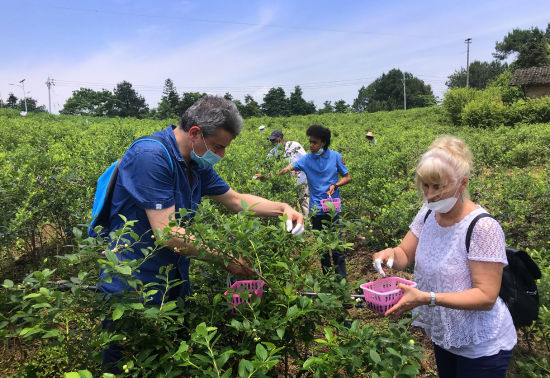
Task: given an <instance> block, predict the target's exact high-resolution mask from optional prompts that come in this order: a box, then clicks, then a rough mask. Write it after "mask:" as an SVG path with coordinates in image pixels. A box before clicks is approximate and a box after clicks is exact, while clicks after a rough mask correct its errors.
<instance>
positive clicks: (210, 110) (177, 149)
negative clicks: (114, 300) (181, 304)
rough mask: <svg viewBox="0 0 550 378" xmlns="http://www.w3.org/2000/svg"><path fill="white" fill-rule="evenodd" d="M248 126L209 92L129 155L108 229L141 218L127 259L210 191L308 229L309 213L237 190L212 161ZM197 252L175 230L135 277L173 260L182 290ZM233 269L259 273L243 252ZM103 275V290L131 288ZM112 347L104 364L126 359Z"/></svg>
mask: <svg viewBox="0 0 550 378" xmlns="http://www.w3.org/2000/svg"><path fill="white" fill-rule="evenodd" d="M241 129H242V118H241V116H240V114H239V112H238V110H237V108H236V107H235V104H234V103H233V102H231V101H228V100H226V99H224V98H222V97H216V96H205V97H203V98H201V99H200V100H198V101H197V102H196V103H195V104H193V105H192V106H191V107H190V108H189V109H188V110H187V111H186V112H185V114H184V115H183V117H182V118H181V120H180V122H179V124H178V126H172V125H171V126H169V127H168V128H167V129H165V130H162V131H159V132H156V133H154V134H153V135H154V136H156V137H158V138H161V139H162V140H163V143H158V142H156V141H154V140H149V141H147V140H146V141H140V142H139V143H136V144H135V145H134V146H133V147H132V148H130V149H129V150H128V151H127V152H126V153H125V154H124V157H123V158H122V159H121V161H120V164H119V171H118V177H117V181H116V184H115V188H114V192H113V197H112V201H111V213H110V227H109V231H114V230H117V229H120V228H121V227H122V226H123V225H124V221H123V220H122V218H121V217H120V216H119V214H121V215H123V216H124V217H125V218H126V219H127V220H137V222H135V223H134V224H133V225H132V226H131V228H132V231H133V232H134V233H135V235H137V238H138V239H137V240H133V239H131V236H130V235H125V237H126V238H130V239H131V242H132V243H134V242H135V243H136V244H134V245H133V246H132V249H133V252H129V251H126V252H124V253H121V254H117V256H118V258H119V259H120V260H127V259H140V258H143V257H144V256H143V254H142V253H141V249H142V248H148V247H154V240H155V239H154V238H153V237H152V236H154V233H155V232H156V231H157V230H164V229H165V227H167V226H168V225H169V222H170V219H174V218H176V219H178V218H179V211H178V210H179V209H181V208H185V209H187V210H190V211H192V210H195V209H196V208H197V206H198V204H200V202H201V198H202V197H203V196H209V197H210V198H212V199H213V200H215V201H217V202H220V203H221V204H223V205H224V206H225V207H227V208H228V209H230V210H232V211H235V212H238V211H241V210H242V206H241V201H245V202H246V203H247V204H248V206H250V207H252V205H255V206H254V207H252V208H251V211H253V212H255V214H256V215H257V216H270V217H275V216H279V215H283V214H285V215H287V218H288V221H287V231H289V232H292V233H293V234H295V235H299V234H301V233H302V232H303V216H302V215H301V214H300V213H299V212H297V211H295V210H294V209H293V208H291V207H290V206H289V205H288V204H285V203H281V202H273V201H269V200H267V199H265V198H261V197H258V196H254V195H251V194H243V193H238V192H236V191H234V190H233V189H231V188H230V187H229V186H228V185H227V184H226V183H225V181H224V180H223V179H222V178H221V177H220V176H219V175H218V174H217V173H216V171H215V170H214V168H213V167H212V165H213V164H214V163H216V162H217V161H219V160H220V159H221V158H223V156H224V154H225V149H226V148H227V147H228V146H229V144H230V143H231V141H232V140H233V139H234V138H235V137H236V136H237V135H238V134H239V133H240V131H241ZM163 144H164V146H163ZM167 152H168V153H167ZM172 160H174V161H172ZM192 216H193V213H192V212H191V213H189V214H188V215H187V216H186V218H187V219H184V220H190V219H191V218H192ZM171 232H172V233H173V234H175V235H184V234H185V229H184V228H183V227H174V228H172V230H171ZM191 238H192V236H191ZM116 247H117V246H116V241H112V243H111V249H112V250H113V251H116V250H117V248H116ZM198 255H199V250H198V249H197V247H196V246H194V245H192V244H190V243H187V242H185V241H184V239H183V238H179V237H173V238H171V239H169V240H167V241H166V242H165V243H164V245H163V248H161V249H160V250H158V251H156V252H155V254H154V255H153V256H151V257H149V258H148V259H146V260H145V261H144V263H143V264H142V265H141V266H140V269H139V272H136V273H135V275H134V278H137V279H139V280H141V281H142V282H143V283H144V284H147V283H151V282H160V280H159V279H158V278H157V277H155V276H156V275H157V274H158V272H159V269H160V268H161V267H163V266H168V265H169V264H171V265H172V266H173V267H175V268H176V269H172V270H170V275H171V276H170V279H177V278H179V279H181V280H183V281H184V283H183V284H182V285H179V286H177V287H176V288H175V289H173V290H172V291H171V292H170V293H169V298H168V299H175V298H177V297H178V296H182V297H183V296H185V295H187V294H189V291H190V284H189V258H190V257H197V256H198ZM207 259H208V260H209V261H214V262H215V261H218V262H219V263H220V264H221V261H222V260H221V259H220V258H219V257H218V256H217V255H216V254H215V252H211V254H210V256H208V257H207ZM221 266H223V264H221ZM226 269H227V271H229V272H230V273H232V274H234V275H240V276H247V275H253V274H254V271H253V270H252V268H251V267H250V265H249V264H247V263H246V262H244V261H243V260H242V259H238V260H237V259H235V261H233V262H231V263H230V264H229V265H228V266H227V268H226ZM101 281H102V282H101V284H100V289H101V290H102V291H103V292H104V293H106V294H115V293H118V292H121V291H124V290H127V289H128V287H127V286H126V284H125V283H124V282H123V281H122V280H121V279H120V278H119V277H118V276H116V275H113V276H112V277H110V280H109V279H106V275H105V273H104V272H102V273H101ZM108 281H110V282H108ZM161 300H162V293H161V292H160V291H159V293H157V295H155V296H153V298H152V301H151V302H148V304H159V303H160V301H161ZM106 352H107V354H109V353H110V354H111V355H110V356H106V355H104V364H105V362H106V361H107V362H110V363H112V362H116V361H117V358H120V354H117V353H116V352H114V354H113V351H109V350H107V351H106Z"/></svg>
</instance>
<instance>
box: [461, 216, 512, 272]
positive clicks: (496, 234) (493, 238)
mask: <svg viewBox="0 0 550 378" xmlns="http://www.w3.org/2000/svg"><path fill="white" fill-rule="evenodd" d="M468 259H469V260H474V261H488V262H501V263H503V264H504V266H506V265H508V260H507V259H506V243H505V238H504V232H503V231H502V227H500V224H499V223H498V221H497V220H495V219H493V218H489V217H486V218H481V219H480V220H478V221H477V223H476V224H475V227H474V229H473V231H472V238H471V239H470V250H469V253H468Z"/></svg>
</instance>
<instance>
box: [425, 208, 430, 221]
mask: <svg viewBox="0 0 550 378" xmlns="http://www.w3.org/2000/svg"><path fill="white" fill-rule="evenodd" d="M431 212H432V211H431V210H430V209H428V211H426V215H425V216H424V223H426V221H427V220H428V217H429V216H430V214H431Z"/></svg>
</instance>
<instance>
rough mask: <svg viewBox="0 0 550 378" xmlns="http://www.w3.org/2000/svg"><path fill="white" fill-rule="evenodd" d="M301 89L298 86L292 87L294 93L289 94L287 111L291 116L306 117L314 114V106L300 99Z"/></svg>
mask: <svg viewBox="0 0 550 378" xmlns="http://www.w3.org/2000/svg"><path fill="white" fill-rule="evenodd" d="M302 93H303V92H302V88H300V86H299V85H297V86H295V87H294V92H292V93H291V94H290V98H289V111H290V114H292V115H307V114H313V113H315V110H316V109H315V104H313V102H307V101H306V100H304V98H303V97H302Z"/></svg>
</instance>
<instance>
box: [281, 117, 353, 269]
mask: <svg viewBox="0 0 550 378" xmlns="http://www.w3.org/2000/svg"><path fill="white" fill-rule="evenodd" d="M306 135H307V136H308V137H309V149H310V151H311V153H309V154H307V155H305V156H303V157H302V158H301V159H300V160H298V161H296V162H294V163H291V164H290V165H288V166H287V167H285V168H283V169H282V170H281V172H280V173H281V174H285V173H287V172H288V171H290V170H293V171H300V172H304V173H305V174H306V176H307V184H308V188H309V196H310V198H309V212H310V213H312V214H314V215H313V216H312V217H311V225H312V227H313V229H314V230H321V229H323V228H325V227H332V225H333V224H335V223H337V222H338V221H339V215H340V211H341V209H340V208H338V209H335V212H336V214H334V215H333V214H330V213H327V212H323V211H321V210H322V208H323V207H322V205H321V200H323V199H327V198H329V197H330V198H338V199H340V189H339V188H340V187H341V186H342V185H346V184H348V183H349V182H351V176H350V174H349V172H348V168H347V167H346V164H345V163H344V159H343V158H342V155H341V154H340V153H339V152H336V151H333V150H331V149H329V148H328V147H329V146H330V136H331V133H330V130H329V129H328V128H326V127H323V126H320V125H312V126H310V127H309V128H308V129H307V131H306ZM339 176H341V177H340V178H339ZM330 255H331V251H330V250H329V251H326V252H324V253H323V254H322V256H321V266H322V269H323V273H327V272H328V271H329V270H330V268H331V267H332V265H334V268H335V272H336V274H339V275H340V276H342V277H343V278H346V258H345V254H344V251H341V250H339V249H337V248H336V249H333V250H332V263H331V256H330Z"/></svg>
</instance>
